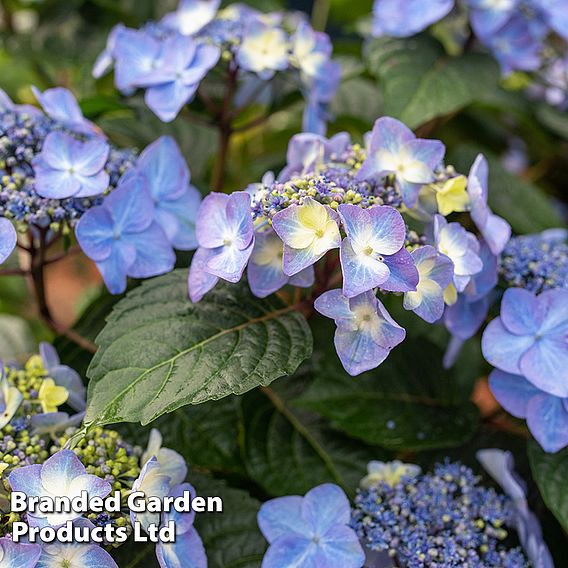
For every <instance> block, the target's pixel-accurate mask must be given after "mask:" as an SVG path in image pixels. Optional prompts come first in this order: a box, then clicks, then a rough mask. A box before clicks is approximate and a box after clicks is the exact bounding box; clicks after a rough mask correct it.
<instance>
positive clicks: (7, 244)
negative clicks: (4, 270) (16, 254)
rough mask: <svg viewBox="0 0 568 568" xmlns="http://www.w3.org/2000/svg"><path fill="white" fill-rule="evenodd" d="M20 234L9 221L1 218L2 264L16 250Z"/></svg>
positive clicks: (0, 258) (0, 253) (0, 256)
mask: <svg viewBox="0 0 568 568" xmlns="http://www.w3.org/2000/svg"><path fill="white" fill-rule="evenodd" d="M17 242H18V234H17V233H16V229H14V225H12V223H11V222H10V221H8V219H5V218H4V217H0V264H2V263H3V262H5V261H6V260H7V259H8V257H9V256H10V255H11V254H12V251H13V250H14V249H15V248H16V243H17Z"/></svg>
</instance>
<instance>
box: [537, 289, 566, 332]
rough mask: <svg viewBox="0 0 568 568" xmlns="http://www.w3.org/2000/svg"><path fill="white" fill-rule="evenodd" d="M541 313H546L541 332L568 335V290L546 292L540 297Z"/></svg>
mask: <svg viewBox="0 0 568 568" xmlns="http://www.w3.org/2000/svg"><path fill="white" fill-rule="evenodd" d="M538 308H539V310H538V311H539V312H544V314H545V315H544V317H543V321H542V324H541V326H540V329H539V332H540V333H541V334H547V335H549V334H550V335H555V336H562V335H565V334H568V290H566V289H560V288H558V289H556V290H546V291H544V292H542V294H539V296H538Z"/></svg>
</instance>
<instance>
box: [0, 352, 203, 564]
mask: <svg viewBox="0 0 568 568" xmlns="http://www.w3.org/2000/svg"><path fill="white" fill-rule="evenodd" d="M75 377H78V375H77V374H76V373H75V371H73V370H72V369H70V368H69V367H67V366H65V365H61V363H60V362H59V358H58V357H57V353H56V352H55V350H54V349H53V347H52V346H50V345H48V344H42V345H41V354H40V355H34V356H32V357H31V358H30V359H29V360H28V361H27V362H26V364H25V365H24V366H23V367H21V368H20V367H17V366H13V365H8V366H4V365H2V388H1V389H0V391H1V396H2V399H3V403H4V414H3V416H4V417H6V416H7V417H8V419H7V420H3V424H2V427H1V428H0V477H1V479H2V481H3V484H4V487H5V489H6V494H5V497H6V498H7V499H9V497H10V491H24V492H25V493H26V494H27V495H28V496H38V497H41V496H48V497H56V496H59V497H68V498H72V497H74V496H77V495H79V494H80V492H81V491H83V490H86V491H88V492H89V495H91V496H100V497H105V496H106V495H108V494H109V493H110V492H111V491H119V492H120V493H121V496H122V498H123V501H122V508H121V510H120V511H119V512H112V513H109V512H104V513H94V512H93V513H86V514H79V513H76V512H69V513H41V512H36V513H34V514H31V513H30V514H25V515H24V514H20V513H12V514H11V515H10V516H9V518H7V519H6V522H4V523H3V524H2V527H1V528H0V563H2V565H4V564H6V566H10V568H59V567H60V566H77V567H79V566H85V567H86V566H89V567H92V566H97V567H100V568H117V564H116V562H115V561H114V559H113V558H112V549H107V548H106V547H104V546H101V545H100V544H97V543H93V542H89V541H88V539H87V540H85V541H83V542H81V543H79V542H77V543H59V542H54V543H41V544H20V543H14V542H13V541H12V540H11V538H10V536H11V532H12V524H13V523H14V522H16V521H18V522H19V521H24V522H27V523H28V524H29V525H30V526H38V527H45V526H50V527H53V528H58V527H60V526H63V525H65V524H67V523H72V524H73V526H74V527H75V529H76V530H81V531H82V534H83V532H84V534H87V531H89V530H92V529H93V528H95V527H104V526H106V525H112V526H113V527H116V528H118V527H122V528H124V529H126V531H127V534H130V533H131V531H132V527H131V521H132V520H135V519H131V515H130V512H129V510H128V508H127V506H126V499H127V496H128V495H129V494H130V493H131V492H132V490H135V489H137V488H141V490H143V491H145V492H146V496H147V497H151V496H156V497H160V496H162V497H164V496H167V495H171V496H180V495H183V493H184V491H188V492H189V493H190V495H191V496H192V497H195V494H196V493H195V490H194V488H193V487H192V486H191V485H190V484H189V483H187V482H186V481H185V479H186V475H187V471H188V468H187V464H186V463H185V460H184V459H183V457H182V456H181V455H179V454H178V453H177V452H175V451H174V450H171V449H169V448H165V447H163V446H162V437H161V435H160V433H159V432H158V431H157V430H153V431H152V432H151V436H150V440H149V444H148V447H147V449H146V450H145V451H143V450H142V448H140V447H137V446H133V445H131V444H129V443H128V442H126V441H125V440H124V439H123V438H122V437H121V436H120V435H119V434H118V433H117V432H116V431H113V430H109V429H104V428H96V429H94V430H93V431H92V432H89V433H87V434H85V435H84V436H83V437H79V438H77V434H78V432H79V429H80V427H81V422H82V418H83V413H79V414H75V415H73V416H71V417H70V416H69V415H68V414H67V413H66V412H65V411H64V410H67V409H71V408H73V407H77V406H84V400H82V405H81V404H79V403H78V400H79V397H80V394H81V390H80V389H79V388H77V385H76V384H75V382H76V381H75V380H74V379H75ZM64 385H65V386H64ZM81 386H82V385H81ZM68 388H69V390H68ZM82 393H83V395H84V389H83V390H82ZM72 394H73V395H74V396H72ZM48 400H49V401H51V405H52V408H50V409H49V410H47V411H46V410H45V408H44V405H45V403H46V401H48ZM71 438H73V439H74V442H76V445H75V446H74V448H73V450H72V451H71V450H69V449H66V445H67V442H68V441H69V440H70V439H71ZM194 519H195V513H193V512H192V513H187V514H186V513H176V512H172V513H167V514H166V513H164V514H163V516H160V515H159V514H155V515H149V518H148V519H146V520H147V521H150V520H151V521H152V522H156V524H158V525H159V526H165V525H166V524H167V523H168V522H169V521H171V520H173V521H174V522H175V524H176V530H177V538H176V542H175V543H172V544H163V543H160V544H158V545H157V546H156V557H157V560H158V563H159V565H160V568H178V567H179V566H181V565H185V563H186V562H188V561H189V562H191V566H194V567H195V568H205V567H206V566H207V557H206V554H205V550H204V547H203V544H202V542H201V539H200V537H199V535H198V533H197V532H196V530H195V528H194V527H193V521H194ZM138 520H141V521H144V519H138ZM143 524H144V522H143Z"/></svg>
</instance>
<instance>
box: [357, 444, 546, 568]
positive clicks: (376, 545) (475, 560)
mask: <svg viewBox="0 0 568 568" xmlns="http://www.w3.org/2000/svg"><path fill="white" fill-rule="evenodd" d="M494 452H498V451H497V450H485V451H483V452H480V460H481V461H482V462H483V463H484V465H485V464H486V463H487V468H488V470H490V472H491V473H492V475H495V477H496V479H497V481H503V480H505V481H509V480H510V479H513V472H512V471H511V470H509V469H506V468H505V464H504V463H503V460H502V459H500V458H501V457H502V456H500V455H494ZM501 454H503V453H502V452H501ZM482 458H483V459H482ZM507 465H510V464H509V463H507ZM369 466H370V467H369V472H370V473H369V475H368V476H367V477H366V478H365V479H364V480H363V482H362V484H361V488H360V489H359V490H358V493H357V496H356V498H355V506H354V508H353V512H352V519H351V526H352V527H353V528H354V529H355V531H356V532H357V535H358V536H359V538H360V539H361V542H362V543H363V545H364V546H365V548H366V549H367V552H368V555H367V556H368V559H369V560H368V562H369V563H368V566H372V567H375V568H393V567H394V566H396V567H397V568H423V567H426V566H428V567H437V566H439V567H444V568H450V567H452V566H455V567H458V566H470V567H479V568H481V567H483V568H487V567H490V566H495V567H505V566H506V567H509V568H526V567H528V566H529V565H533V566H545V565H546V566H549V567H550V566H552V564H551V563H550V564H543V563H540V562H539V563H536V562H535V560H537V558H538V559H539V560H542V559H543V558H545V555H546V554H548V550H547V549H546V545H544V543H543V542H542V538H541V537H540V533H539V531H538V527H534V528H532V534H531V537H533V538H532V539H529V538H527V539H526V542H525V538H524V536H525V533H523V535H522V536H521V532H520V531H519V529H520V528H524V527H525V526H526V524H523V519H527V518H528V514H529V511H528V507H526V500H525V498H524V492H522V491H521V493H520V494H517V495H515V496H509V495H507V496H505V495H500V494H498V493H497V492H496V491H495V490H494V489H491V488H486V487H483V486H481V485H480V484H479V482H480V478H479V477H477V476H476V475H475V474H474V473H473V471H472V470H471V469H470V468H468V467H466V466H464V465H462V464H460V463H451V462H449V461H446V462H445V463H442V464H437V465H436V466H435V467H434V471H433V472H432V473H428V474H423V473H421V471H420V468H418V467H417V466H412V465H405V464H400V462H396V463H395V464H394V465H391V464H382V463H380V462H372V463H371V464H369ZM506 476H508V477H506ZM511 485H512V483H509V487H510V486H511ZM509 487H507V488H505V489H508V488H509ZM517 487H519V488H520V486H519V485H518V484H517ZM515 498H518V499H519V501H516V500H514V499H515ZM521 505H524V507H521ZM521 509H522V512H521ZM525 513H526V514H525ZM515 531H519V534H518V538H519V541H520V542H521V544H523V547H524V548H525V552H524V553H523V551H522V549H521V548H520V547H519V546H512V545H511V541H512V539H511V537H512V536H513V535H514V534H515ZM527 536H528V535H527ZM529 540H530V541H531V545H530V548H529V546H528V542H529ZM537 542H538V545H539V548H538V554H539V556H538V557H537V556H535V554H534V552H535V548H536V544H537ZM525 555H526V556H525ZM527 558H528V559H527ZM546 558H549V555H548V557H546ZM529 560H530V562H531V564H529ZM533 562H534V564H533Z"/></svg>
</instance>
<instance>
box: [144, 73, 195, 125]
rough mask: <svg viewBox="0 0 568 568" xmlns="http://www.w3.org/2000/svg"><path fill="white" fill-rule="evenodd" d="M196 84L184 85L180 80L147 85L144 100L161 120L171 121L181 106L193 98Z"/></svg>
mask: <svg viewBox="0 0 568 568" xmlns="http://www.w3.org/2000/svg"><path fill="white" fill-rule="evenodd" d="M198 86H199V84H198V83H196V84H194V85H184V84H183V83H182V82H181V81H172V82H170V83H165V84H163V85H158V86H155V87H149V88H148V89H147V91H146V95H145V96H144V100H145V101H146V104H147V105H148V107H149V108H150V109H151V110H152V111H153V112H154V114H156V116H157V117H158V118H159V119H160V120H161V121H162V122H171V121H172V120H174V119H175V117H176V116H177V115H178V113H179V111H180V110H181V109H182V108H183V106H184V105H185V104H186V103H188V102H190V101H191V99H193V96H194V95H195V93H196V91H197V87H198Z"/></svg>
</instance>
